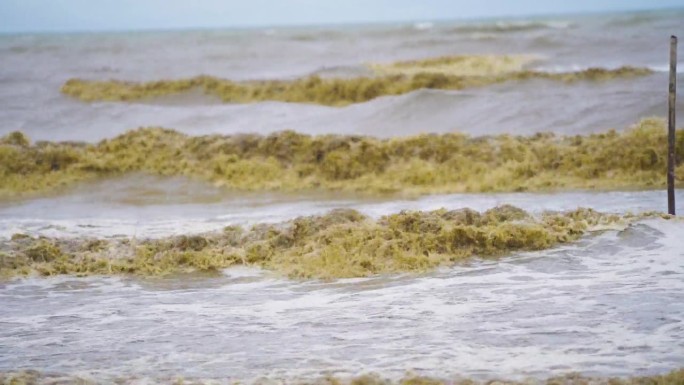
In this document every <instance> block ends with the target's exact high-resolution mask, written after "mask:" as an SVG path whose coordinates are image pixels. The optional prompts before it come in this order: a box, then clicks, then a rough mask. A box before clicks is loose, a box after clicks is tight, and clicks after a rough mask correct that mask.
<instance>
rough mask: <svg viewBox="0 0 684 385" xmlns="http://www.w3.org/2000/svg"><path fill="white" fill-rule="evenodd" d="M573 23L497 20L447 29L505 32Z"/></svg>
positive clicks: (548, 27)
mask: <svg viewBox="0 0 684 385" xmlns="http://www.w3.org/2000/svg"><path fill="white" fill-rule="evenodd" d="M574 26H575V24H574V23H572V22H569V21H498V22H494V23H480V24H463V25H459V26H455V27H452V28H451V29H449V32H451V33H478V32H479V33H507V32H527V31H535V30H544V29H569V28H572V27H574Z"/></svg>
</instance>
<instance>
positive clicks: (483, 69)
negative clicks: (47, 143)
mask: <svg viewBox="0 0 684 385" xmlns="http://www.w3.org/2000/svg"><path fill="white" fill-rule="evenodd" d="M532 60H534V59H533V58H532V57H530V56H525V55H520V56H455V57H454V56H452V57H441V58H434V59H426V60H418V61H408V62H398V63H393V64H375V65H370V67H371V69H372V70H373V71H374V72H375V73H376V75H375V76H368V77H358V78H321V77H319V76H316V75H313V76H308V77H304V78H300V79H296V80H287V81H285V80H262V81H245V82H235V81H231V80H228V79H220V78H216V77H212V76H198V77H194V78H190V79H179V80H160V81H153V82H146V83H135V82H125V81H117V80H111V81H96V80H83V79H70V80H68V81H67V82H66V83H65V84H64V85H63V86H62V93H64V94H65V95H68V96H71V97H73V98H76V99H79V100H82V101H85V102H93V101H135V100H142V99H152V98H156V97H161V96H165V95H173V94H179V93H183V92H188V91H191V90H198V89H199V90H201V91H202V92H204V93H205V94H207V95H212V96H216V97H218V98H219V99H221V100H223V101H224V102H227V103H250V102H259V101H267V100H272V101H282V102H293V103H313V104H322V105H328V106H344V105H348V104H352V103H361V102H366V101H369V100H372V99H375V98H377V97H379V96H385V95H401V94H405V93H408V92H411V91H415V90H418V89H421V88H431V89H441V90H461V89H464V88H473V87H483V86H487V85H492V84H497V83H503V82H507V81H522V80H530V79H547V80H553V81H561V82H566V83H570V82H576V81H604V80H610V79H614V78H630V77H637V76H645V75H648V74H650V73H652V71H651V70H649V69H647V68H635V67H621V68H618V69H603V68H590V69H587V70H584V71H577V72H568V73H548V72H541V71H531V70H526V69H524V67H525V65H526V64H528V63H529V62H531V61H532Z"/></svg>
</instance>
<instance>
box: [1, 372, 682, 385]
mask: <svg viewBox="0 0 684 385" xmlns="http://www.w3.org/2000/svg"><path fill="white" fill-rule="evenodd" d="M114 382H115V383H117V384H138V383H140V382H141V379H140V378H137V377H130V378H126V377H125V376H118V377H117V378H116V380H115V381H114ZM144 382H145V383H149V384H174V385H205V384H217V383H224V382H222V381H220V380H218V379H206V380H203V379H186V378H178V377H174V378H168V377H167V378H158V379H154V378H146V379H145V380H144ZM98 383H101V382H100V381H97V380H94V379H90V378H88V377H80V376H76V375H67V374H55V373H47V372H41V371H37V370H22V371H7V372H0V384H3V385H48V384H49V385H55V384H64V385H66V384H79V385H91V384H92V385H95V384H98ZM231 383H233V382H231ZM235 383H236V384H239V383H242V382H235ZM272 383H278V384H287V383H290V382H288V381H283V380H271V379H268V378H261V379H259V380H257V381H255V382H254V384H272ZM291 383H293V384H311V385H682V384H684V369H678V370H673V371H671V372H670V373H666V374H661V375H651V376H642V377H636V376H634V377H629V378H608V377H587V376H582V375H580V374H567V375H564V376H555V377H550V378H548V379H545V380H535V379H529V380H525V381H514V380H505V379H499V380H495V381H493V380H489V381H477V380H471V379H463V378H460V379H445V378H439V377H424V376H415V375H413V376H411V375H407V376H405V377H404V378H402V379H400V380H395V381H392V380H388V379H385V378H382V377H381V376H379V375H377V374H366V375H361V376H357V377H353V378H350V379H340V378H336V377H331V376H329V377H323V378H320V379H309V380H306V379H299V380H293V381H291Z"/></svg>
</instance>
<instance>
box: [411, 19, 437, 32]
mask: <svg viewBox="0 0 684 385" xmlns="http://www.w3.org/2000/svg"><path fill="white" fill-rule="evenodd" d="M434 27H435V24H434V23H430V22H428V21H423V22H419V23H415V24H413V29H415V30H416V31H427V30H430V29H432V28H434Z"/></svg>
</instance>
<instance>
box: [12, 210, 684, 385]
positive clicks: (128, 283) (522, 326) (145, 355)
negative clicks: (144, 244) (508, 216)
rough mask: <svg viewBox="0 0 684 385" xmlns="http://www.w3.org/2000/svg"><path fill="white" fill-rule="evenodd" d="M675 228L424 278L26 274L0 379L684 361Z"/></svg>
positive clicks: (655, 366) (476, 370)
mask: <svg viewBox="0 0 684 385" xmlns="http://www.w3.org/2000/svg"><path fill="white" fill-rule="evenodd" d="M682 230H684V225H683V224H682V223H681V222H672V221H664V220H651V221H647V222H644V223H640V224H637V225H633V226H631V227H630V228H628V229H626V230H625V231H622V232H613V231H610V232H606V233H604V234H602V235H598V236H594V237H590V238H587V239H585V240H583V241H581V242H579V243H577V244H574V245H570V246H566V247H562V248H559V249H555V250H550V251H545V252H539V253H526V254H520V255H513V256H510V257H507V258H505V259H503V260H501V261H488V262H473V263H470V264H467V265H463V266H457V267H454V268H452V269H445V270H443V271H440V272H437V273H433V274H430V275H425V276H418V277H415V276H394V277H377V278H370V279H353V280H343V281H339V282H335V283H321V282H303V283H300V282H293V281H288V280H282V279H279V278H277V277H272V276H269V275H268V274H266V273H262V272H260V271H258V270H251V269H246V268H239V269H232V270H226V271H225V273H224V275H223V276H220V277H213V278H207V277H194V278H193V277H192V276H190V277H179V278H168V279H154V280H143V281H139V280H129V279H121V278H86V279H74V278H64V277H62V278H49V279H25V280H21V281H15V282H11V283H5V284H3V285H2V286H0V302H1V303H2V305H3V306H2V308H3V310H2V314H3V316H2V320H1V321H0V322H1V323H2V327H1V328H0V352H1V353H0V370H7V369H19V368H41V369H43V370H46V371H50V372H58V373H78V374H79V375H85V376H90V377H94V378H96V379H100V380H106V379H110V378H112V377H115V376H124V377H127V376H137V377H151V378H160V377H167V376H176V375H178V376H184V377H189V378H221V379H223V380H228V379H234V380H235V379H239V380H251V379H254V378H257V377H261V376H267V377H269V378H273V379H293V378H317V377H319V376H322V375H324V374H336V375H338V376H342V377H344V376H346V375H353V374H359V373H364V372H369V371H376V372H379V373H382V374H383V375H385V376H389V377H401V376H402V375H403V374H404V373H405V372H406V371H408V370H411V371H414V372H416V373H418V374H426V375H436V376H446V377H450V376H453V375H465V376H471V377H475V378H483V379H488V378H493V377H501V376H504V377H510V378H524V377H546V376H548V375H551V374H563V373H568V372H571V371H579V372H582V373H584V374H587V375H616V376H621V375H634V374H653V373H661V372H665V371H668V370H670V369H672V368H675V367H678V366H680V365H681V364H682V359H683V358H684V240H683V239H682V237H681V236H679V234H681V232H682Z"/></svg>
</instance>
